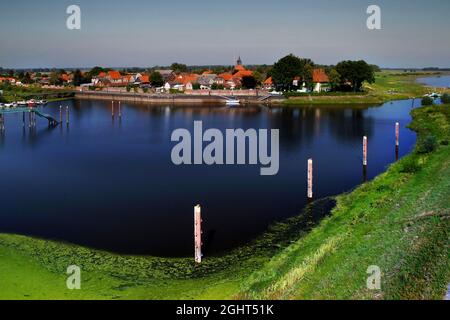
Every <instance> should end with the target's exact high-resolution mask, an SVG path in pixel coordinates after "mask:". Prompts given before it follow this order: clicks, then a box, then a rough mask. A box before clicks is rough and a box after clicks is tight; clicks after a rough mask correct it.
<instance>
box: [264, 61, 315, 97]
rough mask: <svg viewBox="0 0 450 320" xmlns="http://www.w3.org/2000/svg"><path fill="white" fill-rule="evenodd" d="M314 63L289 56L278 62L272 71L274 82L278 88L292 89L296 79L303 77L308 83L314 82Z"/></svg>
mask: <svg viewBox="0 0 450 320" xmlns="http://www.w3.org/2000/svg"><path fill="white" fill-rule="evenodd" d="M313 67H314V62H313V61H312V60H310V59H301V58H299V57H296V56H294V55H293V54H290V55H287V56H286V57H284V58H281V59H280V60H278V62H276V63H275V64H274V66H273V68H272V70H271V71H270V73H271V75H272V79H273V82H274V83H275V85H276V87H278V88H280V87H281V88H283V89H287V88H291V86H292V81H293V80H294V78H295V77H301V78H302V80H303V81H305V82H306V83H311V82H312V69H313Z"/></svg>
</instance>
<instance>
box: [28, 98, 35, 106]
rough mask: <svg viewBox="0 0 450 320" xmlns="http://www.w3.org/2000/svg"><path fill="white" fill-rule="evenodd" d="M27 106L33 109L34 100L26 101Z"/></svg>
mask: <svg viewBox="0 0 450 320" xmlns="http://www.w3.org/2000/svg"><path fill="white" fill-rule="evenodd" d="M27 105H28V106H29V107H34V106H36V100H34V99H31V100H28V101H27Z"/></svg>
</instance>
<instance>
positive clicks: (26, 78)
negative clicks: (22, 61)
mask: <svg viewBox="0 0 450 320" xmlns="http://www.w3.org/2000/svg"><path fill="white" fill-rule="evenodd" d="M19 80H20V82H22V83H25V84H30V83H31V82H32V80H31V75H30V73H29V72H26V73H25V74H24V75H23V77H22V78H20V79H19Z"/></svg>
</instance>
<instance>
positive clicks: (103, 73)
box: [98, 72, 106, 78]
mask: <svg viewBox="0 0 450 320" xmlns="http://www.w3.org/2000/svg"><path fill="white" fill-rule="evenodd" d="M98 77H99V78H104V77H106V72H100V73H99V74H98Z"/></svg>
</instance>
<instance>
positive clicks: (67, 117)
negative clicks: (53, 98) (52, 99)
mask: <svg viewBox="0 0 450 320" xmlns="http://www.w3.org/2000/svg"><path fill="white" fill-rule="evenodd" d="M69 122H70V118H69V106H66V124H67V125H69Z"/></svg>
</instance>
